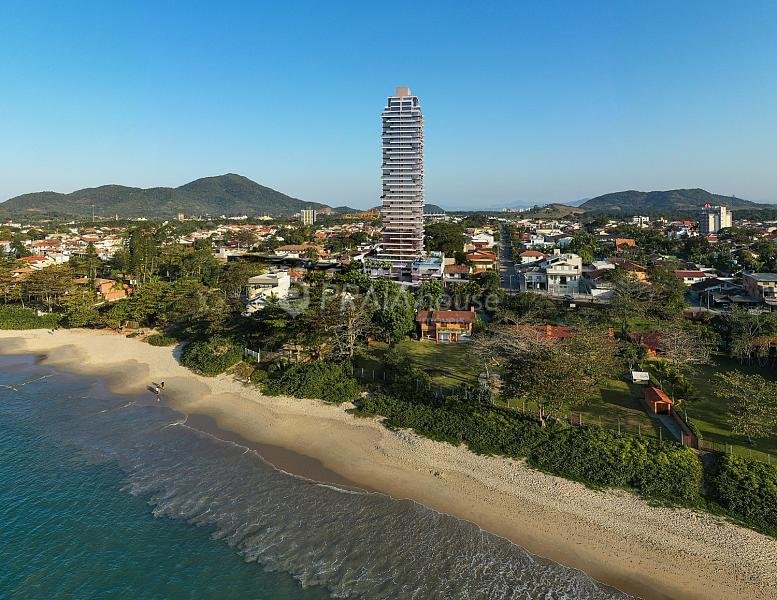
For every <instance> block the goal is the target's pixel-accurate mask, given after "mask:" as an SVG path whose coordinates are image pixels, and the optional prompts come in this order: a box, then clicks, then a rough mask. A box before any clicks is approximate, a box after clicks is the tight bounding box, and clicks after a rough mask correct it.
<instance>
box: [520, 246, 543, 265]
mask: <svg viewBox="0 0 777 600" xmlns="http://www.w3.org/2000/svg"><path fill="white" fill-rule="evenodd" d="M546 257H547V254H545V253H544V252H540V251H539V250H524V251H523V252H521V253H520V254H519V255H518V258H519V259H520V264H522V265H525V264H526V263H531V262H535V261H537V260H543V259H544V258H546Z"/></svg>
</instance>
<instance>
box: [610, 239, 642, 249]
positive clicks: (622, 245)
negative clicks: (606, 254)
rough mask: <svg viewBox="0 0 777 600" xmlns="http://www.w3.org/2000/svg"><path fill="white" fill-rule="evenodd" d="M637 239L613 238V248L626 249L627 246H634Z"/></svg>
mask: <svg viewBox="0 0 777 600" xmlns="http://www.w3.org/2000/svg"><path fill="white" fill-rule="evenodd" d="M636 247H637V241H636V240H634V239H632V238H615V249H616V250H626V249H627V248H636Z"/></svg>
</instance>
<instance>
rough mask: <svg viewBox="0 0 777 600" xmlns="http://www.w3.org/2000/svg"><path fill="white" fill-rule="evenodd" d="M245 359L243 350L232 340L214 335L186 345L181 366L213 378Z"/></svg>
mask: <svg viewBox="0 0 777 600" xmlns="http://www.w3.org/2000/svg"><path fill="white" fill-rule="evenodd" d="M242 358H243V349H242V346H240V345H239V344H238V343H236V342H235V340H233V339H232V338H229V337H225V336H222V335H214V336H213V337H212V338H210V339H207V340H197V341H193V342H190V343H189V344H187V345H186V347H185V348H184V350H183V354H182V355H181V364H183V366H185V367H188V368H189V369H191V370H192V371H194V372H196V373H199V374H201V375H207V376H208V377H213V376H214V375H218V374H219V373H223V372H224V371H226V370H227V369H229V368H230V367H232V366H234V365H235V364H237V363H238V362H240V360H241V359H242Z"/></svg>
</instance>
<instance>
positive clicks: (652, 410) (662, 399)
mask: <svg viewBox="0 0 777 600" xmlns="http://www.w3.org/2000/svg"><path fill="white" fill-rule="evenodd" d="M642 402H643V403H644V405H645V409H646V410H647V412H648V414H653V415H668V414H671V412H672V400H671V399H670V398H669V396H667V395H666V394H665V393H664V391H663V390H660V389H658V388H657V387H654V386H652V385H651V386H648V387H646V388H645V395H644V397H643V398H642Z"/></svg>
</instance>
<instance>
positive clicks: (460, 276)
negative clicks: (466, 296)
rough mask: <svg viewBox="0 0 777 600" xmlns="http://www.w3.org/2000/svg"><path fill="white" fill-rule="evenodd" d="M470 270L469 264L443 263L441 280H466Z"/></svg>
mask: <svg viewBox="0 0 777 600" xmlns="http://www.w3.org/2000/svg"><path fill="white" fill-rule="evenodd" d="M471 272H472V267H470V266H469V265H445V268H444V269H443V272H442V280H443V281H444V282H449V281H452V282H456V281H467V279H468V278H469V274H470V273H471Z"/></svg>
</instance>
